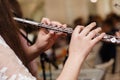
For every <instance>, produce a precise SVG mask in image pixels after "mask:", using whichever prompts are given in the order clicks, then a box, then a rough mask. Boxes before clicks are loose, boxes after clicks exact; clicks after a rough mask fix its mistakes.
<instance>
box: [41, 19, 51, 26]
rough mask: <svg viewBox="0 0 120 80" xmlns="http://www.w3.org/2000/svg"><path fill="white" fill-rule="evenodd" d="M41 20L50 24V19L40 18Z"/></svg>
mask: <svg viewBox="0 0 120 80" xmlns="http://www.w3.org/2000/svg"><path fill="white" fill-rule="evenodd" d="M41 22H42V23H45V24H48V25H49V24H50V20H49V19H48V18H43V19H42V20H41Z"/></svg>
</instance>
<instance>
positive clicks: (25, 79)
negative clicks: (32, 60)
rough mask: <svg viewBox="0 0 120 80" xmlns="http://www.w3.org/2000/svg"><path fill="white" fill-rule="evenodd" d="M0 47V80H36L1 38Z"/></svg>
mask: <svg viewBox="0 0 120 80" xmlns="http://www.w3.org/2000/svg"><path fill="white" fill-rule="evenodd" d="M0 47H1V48H0V80H36V78H34V77H33V76H32V75H31V74H30V73H29V71H28V69H27V68H26V67H25V66H24V65H23V63H22V62H21V60H20V59H19V58H18V57H17V56H16V55H15V53H14V51H13V50H12V49H11V48H10V47H9V46H8V45H7V44H6V42H5V41H4V39H3V38H2V37H1V36H0ZM2 49H4V50H5V51H4V50H2ZM2 52H3V53H4V52H5V53H4V54H2Z"/></svg>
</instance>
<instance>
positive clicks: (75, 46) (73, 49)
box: [69, 22, 105, 59]
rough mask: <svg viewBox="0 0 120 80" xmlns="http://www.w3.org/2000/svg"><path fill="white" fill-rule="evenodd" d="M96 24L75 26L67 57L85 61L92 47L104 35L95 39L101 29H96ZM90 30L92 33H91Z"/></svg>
mask: <svg viewBox="0 0 120 80" xmlns="http://www.w3.org/2000/svg"><path fill="white" fill-rule="evenodd" d="M95 26H96V23H95V22H93V23H91V24H89V25H88V26H86V27H84V26H77V27H76V28H75V30H74V32H73V34H72V38H71V42H70V47H69V56H72V57H73V56H74V58H76V57H79V58H83V59H85V58H86V56H87V55H88V53H89V52H90V51H91V49H92V48H93V47H94V45H95V44H96V43H97V42H99V41H100V40H101V39H102V38H103V37H104V35H105V33H102V34H100V35H99V36H97V37H96V35H97V34H98V32H100V31H101V28H96V29H94V30H92V29H93V28H94V27H95ZM91 30H92V31H91Z"/></svg>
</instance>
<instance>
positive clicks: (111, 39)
mask: <svg viewBox="0 0 120 80" xmlns="http://www.w3.org/2000/svg"><path fill="white" fill-rule="evenodd" d="M13 19H14V20H15V21H17V22H21V23H25V24H30V25H34V26H36V27H37V28H46V29H49V30H54V31H55V32H63V33H67V34H72V33H73V28H62V27H60V28H58V27H56V26H53V25H46V24H44V23H39V22H35V21H31V20H26V19H23V18H18V17H13ZM98 35H99V34H97V35H96V36H98ZM102 41H105V42H110V43H116V44H120V38H118V37H116V36H112V35H108V34H106V35H105V36H104V37H103V39H102Z"/></svg>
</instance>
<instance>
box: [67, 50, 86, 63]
mask: <svg viewBox="0 0 120 80" xmlns="http://www.w3.org/2000/svg"><path fill="white" fill-rule="evenodd" d="M86 56H87V55H82V54H81V53H76V52H74V53H69V57H68V58H71V59H75V60H79V61H81V62H83V61H84V60H85V59H86Z"/></svg>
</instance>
